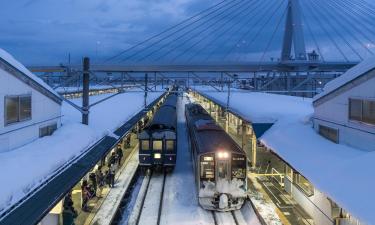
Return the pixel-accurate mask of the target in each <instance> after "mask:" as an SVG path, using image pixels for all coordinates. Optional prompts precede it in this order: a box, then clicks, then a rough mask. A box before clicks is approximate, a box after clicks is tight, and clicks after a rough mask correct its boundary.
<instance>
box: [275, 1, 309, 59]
mask: <svg viewBox="0 0 375 225" xmlns="http://www.w3.org/2000/svg"><path fill="white" fill-rule="evenodd" d="M287 7H288V9H287V10H288V12H287V18H286V22H285V31H284V39H283V48H282V52H281V61H289V60H291V59H292V55H291V53H292V44H293V47H294V57H295V59H296V60H307V57H306V46H305V39H304V34H303V21H302V17H301V7H300V4H299V0H289V1H288V6H287Z"/></svg>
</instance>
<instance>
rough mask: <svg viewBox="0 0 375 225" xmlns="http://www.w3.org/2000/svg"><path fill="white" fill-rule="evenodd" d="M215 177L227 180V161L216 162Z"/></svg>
mask: <svg viewBox="0 0 375 225" xmlns="http://www.w3.org/2000/svg"><path fill="white" fill-rule="evenodd" d="M217 176H218V177H219V178H220V179H227V178H228V161H226V160H225V161H218V162H217Z"/></svg>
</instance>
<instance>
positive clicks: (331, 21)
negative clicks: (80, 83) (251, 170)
mask: <svg viewBox="0 0 375 225" xmlns="http://www.w3.org/2000/svg"><path fill="white" fill-rule="evenodd" d="M166 19H168V18H166ZM374 19H375V5H373V4H372V3H371V2H368V1H366V0H355V1H351V0H261V1H260V0H225V1H221V2H218V3H217V4H215V5H213V6H212V7H210V8H208V9H206V10H203V11H201V12H199V13H197V14H196V15H193V16H192V17H190V18H188V19H186V20H184V21H182V22H180V23H178V24H176V25H175V26H173V27H170V28H168V29H166V30H164V31H162V32H160V33H158V34H156V35H153V36H151V37H150V38H148V39H146V40H144V41H141V42H139V43H138V44H136V45H133V46H131V47H129V48H127V49H125V50H123V51H120V52H119V53H117V54H115V55H113V56H111V57H108V58H107V59H105V60H100V61H99V60H96V61H92V65H91V67H90V70H91V72H92V73H106V74H110V75H111V76H116V74H124V73H125V74H133V76H134V75H135V74H138V75H139V74H141V75H142V76H144V74H145V73H154V74H155V82H156V81H157V78H156V77H157V76H159V77H162V76H166V75H165V73H167V74H168V75H170V74H171V73H173V74H175V75H176V74H177V73H178V74H179V77H185V78H186V77H189V78H191V77H195V78H194V79H199V80H208V82H209V81H210V79H211V80H212V79H217V78H218V77H219V76H218V75H219V74H220V75H221V77H222V76H223V75H222V74H224V76H228V78H233V77H234V76H233V75H236V78H237V79H239V78H242V79H248V80H250V83H251V87H252V88H254V89H257V90H265V91H266V90H272V89H276V90H277V89H281V90H288V91H290V90H293V91H297V89H298V90H300V91H303V90H306V89H314V90H316V88H319V87H321V86H322V85H324V83H325V82H326V81H328V80H330V79H332V78H334V77H336V76H338V75H340V74H341V73H342V72H345V71H346V70H348V69H349V68H351V67H352V66H353V65H356V64H357V63H358V62H360V61H362V60H363V59H365V58H368V57H371V56H373V55H374V53H375V29H374V26H375V25H374V23H373V21H374ZM81 67H82V66H81V65H62V66H39V67H30V69H31V70H32V71H34V72H40V73H45V74H50V73H53V72H62V73H64V74H65V75H66V76H74V75H72V74H75V75H77V73H78V74H79V71H80V70H81ZM77 71H78V72H77ZM189 73H190V74H189ZM208 73H210V74H211V75H212V74H214V75H212V76H208V75H207V74H208ZM69 74H70V75H69ZM181 74H182V75H181ZM119 77H124V76H123V75H121V76H118V79H117V80H122V79H123V78H119ZM125 79H126V78H125ZM317 79H318V80H317ZM280 82H281V83H280ZM311 82H314V84H311ZM278 83H279V84H278ZM274 84H278V85H276V86H275V87H272V86H274ZM308 84H309V86H310V87H305V86H306V85H308ZM312 86H314V87H312ZM296 87H297V89H296Z"/></svg>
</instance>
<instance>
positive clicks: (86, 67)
mask: <svg viewBox="0 0 375 225" xmlns="http://www.w3.org/2000/svg"><path fill="white" fill-rule="evenodd" d="M82 83H83V85H82V86H83V89H82V123H83V124H86V125H88V124H89V104H90V102H89V92H90V59H89V58H88V57H85V58H84V59H83V77H82Z"/></svg>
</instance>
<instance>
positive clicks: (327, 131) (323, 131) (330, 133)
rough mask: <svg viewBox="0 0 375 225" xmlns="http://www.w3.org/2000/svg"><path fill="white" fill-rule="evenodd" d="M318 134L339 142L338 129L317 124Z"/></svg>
mask: <svg viewBox="0 0 375 225" xmlns="http://www.w3.org/2000/svg"><path fill="white" fill-rule="evenodd" d="M319 134H320V135H322V136H323V137H325V138H327V139H328V140H330V141H333V142H335V143H338V142H339V131H338V130H337V129H333V128H330V127H327V126H323V125H319Z"/></svg>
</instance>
